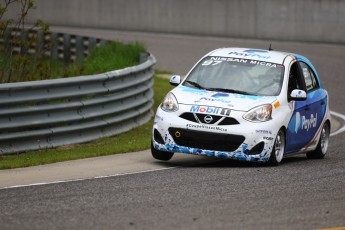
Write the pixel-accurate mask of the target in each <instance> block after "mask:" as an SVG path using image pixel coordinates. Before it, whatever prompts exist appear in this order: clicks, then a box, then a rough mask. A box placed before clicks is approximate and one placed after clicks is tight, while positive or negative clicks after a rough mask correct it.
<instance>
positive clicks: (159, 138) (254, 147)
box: [152, 108, 278, 162]
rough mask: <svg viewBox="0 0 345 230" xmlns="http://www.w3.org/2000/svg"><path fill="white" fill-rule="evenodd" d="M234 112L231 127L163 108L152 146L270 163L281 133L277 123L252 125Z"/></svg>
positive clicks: (154, 129)
mask: <svg viewBox="0 0 345 230" xmlns="http://www.w3.org/2000/svg"><path fill="white" fill-rule="evenodd" d="M243 114H244V113H243V112H240V111H233V112H232V113H231V117H232V118H233V119H235V120H237V121H238V123H236V124H235V123H234V124H231V125H221V126H218V125H209V124H204V123H196V122H191V121H189V120H186V119H184V118H181V116H180V115H181V114H179V113H177V112H175V113H174V112H165V111H163V110H161V109H160V108H159V109H158V111H157V114H156V117H155V123H154V126H153V135H152V137H153V138H152V139H153V147H154V148H155V149H157V150H160V151H166V152H181V153H187V154H193V155H201V156H210V157H220V158H230V159H235V160H241V161H253V162H267V161H268V160H269V157H270V154H271V152H272V148H273V144H274V140H275V136H276V133H277V132H278V130H277V129H276V128H275V124H274V121H268V122H262V123H252V122H249V121H246V120H244V119H243V118H242V116H243Z"/></svg>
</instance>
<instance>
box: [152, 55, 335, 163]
mask: <svg viewBox="0 0 345 230" xmlns="http://www.w3.org/2000/svg"><path fill="white" fill-rule="evenodd" d="M170 84H172V85H175V86H177V87H175V88H174V89H173V90H172V91H170V92H169V93H168V94H167V95H166V96H165V98H164V100H163V102H162V103H161V105H160V106H159V108H158V110H157V113H156V116H155V120H154V125H153V133H152V145H151V152H152V155H153V157H154V158H156V159H159V160H170V159H171V157H172V156H173V155H174V153H175V152H181V153H188V154H195V155H203V156H212V157H221V158H231V159H237V160H243V161H255V162H269V163H270V164H272V165H277V164H279V163H280V162H281V161H282V159H283V157H285V156H289V155H292V154H297V153H306V155H307V157H308V158H323V157H324V156H325V154H326V152H327V148H328V142H329V135H330V128H331V119H330V111H329V107H328V104H329V103H328V94H327V91H326V90H325V89H324V88H323V87H322V84H321V81H320V78H319V76H318V74H317V72H316V70H315V68H314V66H313V65H312V63H311V62H310V61H309V60H308V59H307V58H305V57H303V56H301V55H297V54H292V53H285V52H277V51H272V50H257V49H244V48H222V49H217V50H214V51H212V52H210V53H208V54H207V55H205V56H204V57H203V58H202V59H200V61H198V62H197V64H196V65H195V66H194V67H193V68H192V69H191V70H190V72H189V73H188V74H187V76H186V77H185V78H184V79H183V80H181V77H180V76H178V75H175V76H172V77H171V79H170Z"/></svg>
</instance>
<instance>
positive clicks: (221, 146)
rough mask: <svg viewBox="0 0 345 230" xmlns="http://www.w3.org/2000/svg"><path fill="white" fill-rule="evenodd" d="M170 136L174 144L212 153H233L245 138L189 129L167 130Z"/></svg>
mask: <svg viewBox="0 0 345 230" xmlns="http://www.w3.org/2000/svg"><path fill="white" fill-rule="evenodd" d="M169 133H170V135H171V136H172V137H173V138H174V141H175V143H176V144H178V145H181V146H185V147H191V148H198V149H205V150H214V151H225V152H232V151H235V150H236V149H237V148H238V147H239V146H240V145H241V144H242V143H243V142H244V139H245V137H244V136H240V135H232V134H222V133H212V132H204V131H196V130H190V129H180V128H169Z"/></svg>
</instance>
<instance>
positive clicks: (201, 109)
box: [190, 105, 231, 116]
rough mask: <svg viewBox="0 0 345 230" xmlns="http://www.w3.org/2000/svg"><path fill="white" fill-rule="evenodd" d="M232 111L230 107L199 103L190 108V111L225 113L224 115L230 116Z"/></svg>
mask: <svg viewBox="0 0 345 230" xmlns="http://www.w3.org/2000/svg"><path fill="white" fill-rule="evenodd" d="M230 111H231V110H230V109H225V108H217V107H209V106H199V105H193V106H192V107H191V108H190V112H192V113H206V114H216V115H223V116H230Z"/></svg>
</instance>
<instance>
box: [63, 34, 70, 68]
mask: <svg viewBox="0 0 345 230" xmlns="http://www.w3.org/2000/svg"><path fill="white" fill-rule="evenodd" d="M63 60H64V63H65V64H69V63H70V62H71V35H69V34H64V36H63Z"/></svg>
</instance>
